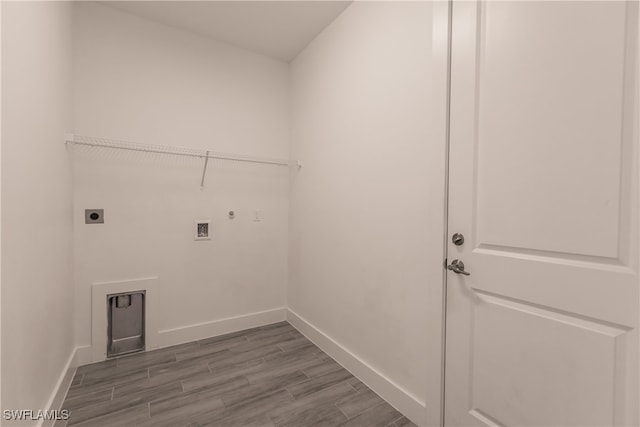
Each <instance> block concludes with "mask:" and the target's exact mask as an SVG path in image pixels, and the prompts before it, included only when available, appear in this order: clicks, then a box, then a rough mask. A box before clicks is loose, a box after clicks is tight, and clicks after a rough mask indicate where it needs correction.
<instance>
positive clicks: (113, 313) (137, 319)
mask: <svg viewBox="0 0 640 427" xmlns="http://www.w3.org/2000/svg"><path fill="white" fill-rule="evenodd" d="M107 305H108V306H107V313H108V314H107V316H108V339H109V341H108V343H107V357H114V356H120V355H123V354H127V353H133V352H136V351H143V350H144V345H145V342H144V341H145V340H144V339H145V336H144V329H145V328H144V326H145V325H144V314H145V291H134V292H126V293H122V294H113V295H107Z"/></svg>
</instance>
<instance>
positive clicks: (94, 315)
mask: <svg viewBox="0 0 640 427" xmlns="http://www.w3.org/2000/svg"><path fill="white" fill-rule="evenodd" d="M140 290H144V291H145V292H146V293H145V299H146V303H145V347H146V350H154V349H156V348H158V317H157V312H158V311H157V310H158V297H157V290H158V278H157V277H142V278H138V279H130V280H119V281H115V282H99V283H93V284H92V286H91V362H100V361H102V360H105V359H106V358H107V295H109V294H118V293H122V292H130V291H140Z"/></svg>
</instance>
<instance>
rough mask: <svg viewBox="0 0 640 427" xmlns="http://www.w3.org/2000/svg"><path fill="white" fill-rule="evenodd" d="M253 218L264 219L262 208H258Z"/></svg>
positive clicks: (255, 219)
mask: <svg viewBox="0 0 640 427" xmlns="http://www.w3.org/2000/svg"><path fill="white" fill-rule="evenodd" d="M253 220H254V221H256V222H257V221H262V211H261V210H260V209H256V210H255V211H254V213H253Z"/></svg>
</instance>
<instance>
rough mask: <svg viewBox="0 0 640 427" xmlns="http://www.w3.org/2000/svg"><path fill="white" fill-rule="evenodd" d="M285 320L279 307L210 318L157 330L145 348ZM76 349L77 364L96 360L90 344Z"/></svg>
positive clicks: (164, 345)
mask: <svg viewBox="0 0 640 427" xmlns="http://www.w3.org/2000/svg"><path fill="white" fill-rule="evenodd" d="M285 320H287V309H286V308H284V307H281V308H276V309H273V310H266V311H259V312H257V313H250V314H245V315H242V316H236V317H228V318H225V319H218V320H212V321H211V322H203V323H197V324H194V325H187V326H181V327H178V328H172V329H165V330H161V331H157V339H156V343H157V345H156V346H155V347H154V348H148V349H147V350H148V351H151V350H155V349H157V348H162V347H169V346H172V345H177V344H184V343H187V342H191V341H196V340H201V339H205V338H210V337H215V336H218V335H224V334H229V333H231V332H237V331H242V330H244V329H250V328H256V327H258V326H264V325H269V324H271V323H276V322H282V321H285ZM76 351H77V361H78V363H77V364H78V366H80V365H86V364H88V363H93V362H96V361H97V360H94V358H93V354H94V353H96V351H94V349H93V348H92V347H91V346H90V345H84V346H80V347H77V348H76Z"/></svg>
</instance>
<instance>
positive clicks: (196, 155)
mask: <svg viewBox="0 0 640 427" xmlns="http://www.w3.org/2000/svg"><path fill="white" fill-rule="evenodd" d="M65 143H66V144H67V147H71V148H72V149H74V150H78V149H79V148H85V149H106V150H108V151H111V150H114V151H117V150H123V151H126V152H129V153H141V154H142V153H143V154H146V155H147V156H153V157H156V156H171V157H179V158H187V159H194V160H197V159H201V160H202V161H203V168H202V179H201V182H200V187H204V182H205V176H206V173H207V166H208V165H209V160H215V161H229V162H242V163H257V164H263V165H274V166H290V165H291V163H290V162H289V161H288V160H284V159H274V158H266V157H254V156H246V155H242V154H231V153H223V152H219V151H212V150H198V149H193V148H185V147H173V146H166V145H156V144H141V143H138V142H131V141H124V140H117V139H109V138H99V137H93V136H85V135H75V134H68V135H66V136H65ZM296 165H297V166H298V167H299V168H300V167H301V164H300V162H297V163H296Z"/></svg>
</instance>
